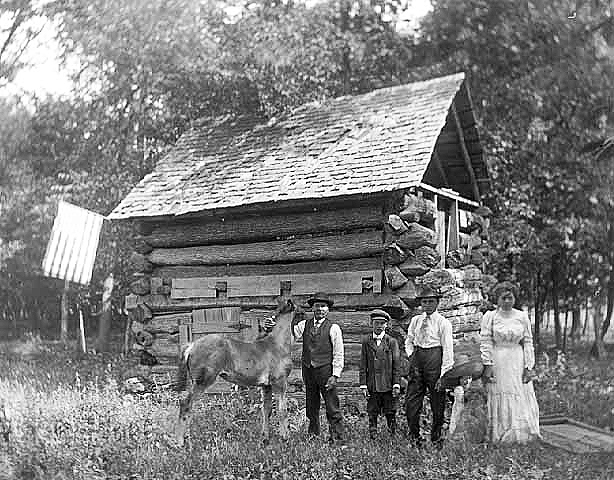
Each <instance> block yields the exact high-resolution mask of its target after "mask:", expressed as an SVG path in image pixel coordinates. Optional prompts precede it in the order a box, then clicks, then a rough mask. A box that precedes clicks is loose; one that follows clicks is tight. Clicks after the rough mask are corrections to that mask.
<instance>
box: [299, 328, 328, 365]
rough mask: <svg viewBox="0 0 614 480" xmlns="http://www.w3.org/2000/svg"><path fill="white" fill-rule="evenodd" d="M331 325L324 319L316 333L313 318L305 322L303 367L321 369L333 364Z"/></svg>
mask: <svg viewBox="0 0 614 480" xmlns="http://www.w3.org/2000/svg"><path fill="white" fill-rule="evenodd" d="M331 325H332V323H331V321H330V320H329V319H328V318H326V319H325V320H324V321H323V322H322V325H320V328H319V329H318V331H317V332H316V331H315V329H314V320H313V317H312V318H309V319H307V320H306V321H305V330H304V332H303V365H305V366H307V367H321V366H323V365H330V364H332V363H333V342H331V340H330V327H331Z"/></svg>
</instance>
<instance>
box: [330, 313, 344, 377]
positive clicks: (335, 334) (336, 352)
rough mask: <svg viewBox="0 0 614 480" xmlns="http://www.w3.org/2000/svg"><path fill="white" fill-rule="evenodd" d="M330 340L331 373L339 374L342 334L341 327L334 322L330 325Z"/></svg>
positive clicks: (341, 360)
mask: <svg viewBox="0 0 614 480" xmlns="http://www.w3.org/2000/svg"><path fill="white" fill-rule="evenodd" d="M330 341H331V343H332V344H333V375H334V376H335V377H337V378H339V377H340V376H341V372H342V370H343V354H344V351H343V335H342V333H341V328H340V327H339V325H337V324H336V323H333V324H332V325H331V326H330Z"/></svg>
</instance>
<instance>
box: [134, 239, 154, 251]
mask: <svg viewBox="0 0 614 480" xmlns="http://www.w3.org/2000/svg"><path fill="white" fill-rule="evenodd" d="M133 249H134V251H135V252H136V253H142V254H144V255H145V254H147V253H149V252H151V251H152V250H153V247H152V245H151V244H149V243H148V242H147V240H146V239H145V238H144V237H142V236H141V235H137V236H136V237H134V245H133Z"/></svg>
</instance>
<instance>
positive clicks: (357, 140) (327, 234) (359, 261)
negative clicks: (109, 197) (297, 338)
mask: <svg viewBox="0 0 614 480" xmlns="http://www.w3.org/2000/svg"><path fill="white" fill-rule="evenodd" d="M488 188H489V179H488V172H487V167H486V163H485V161H484V159H483V153H482V147H481V143H480V138H479V135H478V131H477V126H476V119H475V115H474V111H473V106H472V103H471V98H470V94H469V90H468V87H467V83H466V80H465V76H464V74H463V73H458V74H454V75H449V76H444V77H440V78H433V79H430V80H426V81H420V82H415V83H410V84H407V85H401V86H395V87H390V88H383V89H379V90H375V91H372V92H370V93H367V94H363V95H355V96H344V97H340V98H335V99H330V100H327V101H322V102H314V103H309V104H306V105H304V106H302V107H300V108H297V109H296V110H294V111H291V112H289V113H288V114H286V115H284V116H282V117H280V118H271V119H268V120H267V119H264V120H263V119H262V118H256V117H232V116H227V117H224V118H219V119H216V120H215V121H208V122H201V123H198V124H195V125H194V126H193V127H192V128H191V129H190V130H189V131H187V132H185V133H184V134H183V135H182V136H181V137H180V138H179V140H178V141H177V143H176V145H175V146H174V148H172V149H171V150H170V151H169V152H168V154H167V155H166V156H165V157H164V158H163V159H162V160H161V161H160V162H159V163H158V164H157V166H156V167H155V169H154V170H153V172H152V173H150V174H148V175H147V176H145V178H143V179H142V181H141V182H140V183H138V185H136V186H135V187H134V189H133V190H132V191H131V192H130V193H129V194H128V196H127V197H126V198H125V199H124V200H123V201H122V202H121V203H120V204H119V205H118V206H117V207H116V208H115V209H114V210H113V212H112V213H111V214H110V218H111V219H113V220H116V221H126V220H131V221H135V225H136V231H135V236H134V253H133V255H132V259H131V264H132V268H133V272H132V278H133V281H132V283H131V290H132V294H131V295H129V296H128V297H127V298H126V307H127V309H128V310H129V311H130V318H131V320H132V326H131V330H132V332H133V334H134V349H135V350H140V351H141V352H146V353H143V354H142V355H145V356H147V358H148V359H150V360H152V359H153V361H151V362H149V363H157V364H156V365H154V366H149V367H144V368H146V369H147V375H149V376H151V377H154V378H155V379H156V380H157V381H158V382H165V381H166V382H168V381H170V380H171V379H172V369H173V368H174V367H173V366H174V364H175V361H176V358H177V355H178V353H179V351H180V348H181V347H182V345H184V344H185V343H186V342H189V341H191V340H193V339H195V338H198V336H201V335H207V334H209V333H224V334H227V335H233V336H237V337H240V338H244V339H246V340H250V339H253V338H255V337H256V335H257V334H258V326H259V324H260V322H261V321H262V320H263V319H264V318H265V317H266V316H267V315H270V313H271V310H272V309H273V308H274V306H275V305H276V301H277V298H278V297H279V296H280V295H282V294H284V295H288V294H289V295H292V296H293V297H294V298H295V299H297V300H298V301H299V302H302V303H303V304H305V302H306V299H307V298H308V297H309V296H310V295H311V294H313V293H314V292H316V291H325V292H328V293H329V294H331V296H332V297H333V299H334V302H335V304H334V307H333V309H332V310H331V312H330V316H331V317H332V319H333V320H334V321H336V322H338V323H339V325H340V326H341V328H342V331H343V334H344V343H345V364H346V366H345V370H344V373H343V377H342V379H341V386H342V387H344V388H345V389H346V390H345V393H346V394H347V395H346V398H354V396H353V393H355V391H356V390H357V389H356V388H355V387H356V386H357V381H358V371H357V370H358V362H359V355H360V339H361V336H362V335H364V334H365V333H368V332H369V331H370V322H369V310H370V309H372V308H375V307H384V308H387V309H388V311H389V312H390V313H391V314H392V315H393V318H394V322H393V325H391V326H390V331H391V333H393V334H394V335H395V336H397V337H398V338H399V340H401V341H403V337H404V332H405V330H406V327H407V324H408V322H409V319H410V318H411V316H412V315H413V314H414V313H416V308H417V305H416V302H415V295H416V287H417V286H419V285H420V284H424V283H430V284H432V285H434V286H436V288H439V289H440V290H441V291H442V293H443V294H444V297H443V298H442V301H441V304H440V311H442V312H443V313H444V314H445V315H446V316H447V317H448V318H450V320H451V321H452V323H453V326H454V331H455V337H456V339H457V348H456V356H457V357H458V358H464V357H463V355H465V356H467V355H475V354H476V353H475V352H476V351H477V343H476V341H475V340H476V332H477V330H478V329H479V324H480V320H481V313H480V306H481V303H482V299H483V296H482V287H483V284H484V279H485V278H486V277H485V276H484V275H483V273H484V272H483V267H484V265H485V264H486V263H487V260H488V259H487V253H488V245H487V240H488V224H489V221H490V220H489V215H490V213H491V212H490V210H489V209H488V208H487V207H485V206H484V205H483V196H484V194H485V193H486V192H487V191H488ZM300 348H301V347H300V345H297V348H296V351H295V352H294V360H295V367H296V368H295V371H294V372H293V374H292V377H291V378H292V382H293V386H294V388H295V389H296V391H299V392H300V390H301V387H302V385H301V380H300V368H299V367H300ZM224 388H225V386H224V382H221V381H220V382H219V383H217V384H216V385H215V388H214V389H213V391H223V390H224ZM342 393H343V391H342Z"/></svg>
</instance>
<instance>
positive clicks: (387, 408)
mask: <svg viewBox="0 0 614 480" xmlns="http://www.w3.org/2000/svg"><path fill="white" fill-rule="evenodd" d="M394 407H395V405H394V398H393V396H392V390H390V391H388V392H371V391H369V399H368V400H367V415H368V416H369V434H370V435H371V436H374V435H375V434H376V433H377V417H378V415H379V414H380V413H382V414H383V415H384V416H385V417H386V422H387V423H388V430H390V433H394V432H395V431H396V427H397V423H396V412H395V408H394Z"/></svg>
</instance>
